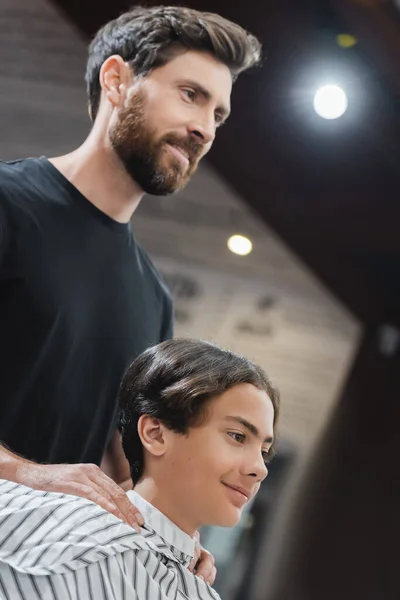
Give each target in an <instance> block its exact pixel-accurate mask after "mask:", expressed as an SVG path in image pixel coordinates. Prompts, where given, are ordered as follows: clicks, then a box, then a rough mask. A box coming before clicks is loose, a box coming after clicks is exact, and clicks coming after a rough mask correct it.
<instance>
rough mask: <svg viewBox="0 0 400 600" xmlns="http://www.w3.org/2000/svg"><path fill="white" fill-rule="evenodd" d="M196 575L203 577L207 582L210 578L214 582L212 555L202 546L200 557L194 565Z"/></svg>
mask: <svg viewBox="0 0 400 600" xmlns="http://www.w3.org/2000/svg"><path fill="white" fill-rule="evenodd" d="M196 575H197V576H198V577H201V578H202V579H204V581H207V583H209V582H210V581H211V580H212V582H214V579H215V575H216V569H215V564H214V557H213V556H212V554H210V553H209V552H207V550H204V548H202V550H201V555H200V559H199V561H198V563H197V565H196ZM210 585H211V584H210Z"/></svg>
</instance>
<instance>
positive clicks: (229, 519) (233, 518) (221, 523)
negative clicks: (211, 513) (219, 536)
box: [214, 509, 242, 527]
mask: <svg viewBox="0 0 400 600" xmlns="http://www.w3.org/2000/svg"><path fill="white" fill-rule="evenodd" d="M241 517H242V510H240V509H236V510H232V511H227V512H225V513H223V514H222V515H220V516H219V519H218V523H214V525H216V526H217V527H235V525H237V524H238V523H239V521H240V519H241Z"/></svg>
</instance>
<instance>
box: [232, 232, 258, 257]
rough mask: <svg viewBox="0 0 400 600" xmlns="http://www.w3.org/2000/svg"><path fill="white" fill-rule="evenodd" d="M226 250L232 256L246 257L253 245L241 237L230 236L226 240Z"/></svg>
mask: <svg viewBox="0 0 400 600" xmlns="http://www.w3.org/2000/svg"><path fill="white" fill-rule="evenodd" d="M228 248H229V250H230V251H231V252H233V253H234V254H239V255H240V256H247V254H250V252H251V251H252V249H253V244H252V243H251V241H250V240H249V239H248V238H246V237H244V236H243V235H232V236H231V237H230V238H229V240H228Z"/></svg>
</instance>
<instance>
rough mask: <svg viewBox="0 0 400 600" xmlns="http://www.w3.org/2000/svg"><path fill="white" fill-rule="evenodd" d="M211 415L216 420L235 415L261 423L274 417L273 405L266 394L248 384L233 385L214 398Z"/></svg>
mask: <svg viewBox="0 0 400 600" xmlns="http://www.w3.org/2000/svg"><path fill="white" fill-rule="evenodd" d="M213 413H214V416H215V417H217V418H225V417H227V416H230V415H233V414H235V415H240V416H241V417H242V418H244V419H246V418H247V419H251V418H253V419H257V420H258V421H260V420H261V422H266V421H268V422H269V421H270V420H271V419H272V420H273V416H274V410H273V405H272V402H271V399H270V398H269V396H268V394H267V392H266V391H265V390H260V389H258V388H256V387H255V386H254V385H252V384H250V383H241V384H238V385H235V386H233V387H232V388H230V389H228V390H226V391H225V392H224V393H223V394H221V395H220V396H218V397H217V398H215V401H214V402H213Z"/></svg>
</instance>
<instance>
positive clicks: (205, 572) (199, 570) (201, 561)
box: [189, 531, 217, 585]
mask: <svg viewBox="0 0 400 600" xmlns="http://www.w3.org/2000/svg"><path fill="white" fill-rule="evenodd" d="M194 537H195V541H196V545H195V549H194V558H193V560H192V561H191V563H190V565H189V571H191V572H192V573H195V574H196V575H197V577H201V578H202V579H204V581H205V582H206V583H208V584H209V585H212V584H213V583H214V581H215V577H216V575H217V569H216V567H215V560H214V557H213V555H212V554H210V553H209V552H207V550H204V548H203V547H202V546H201V545H200V534H199V532H198V531H196V533H195V536H194Z"/></svg>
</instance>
